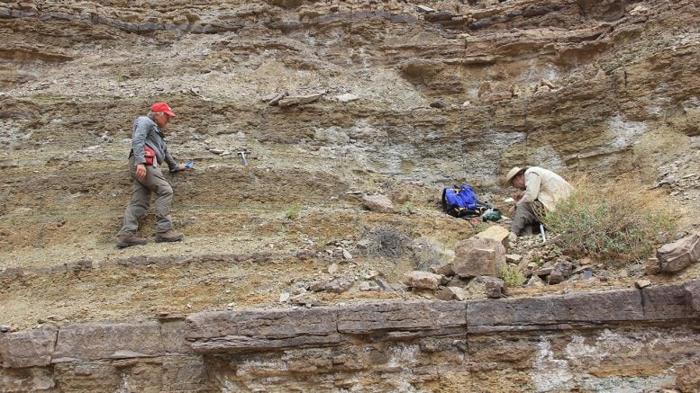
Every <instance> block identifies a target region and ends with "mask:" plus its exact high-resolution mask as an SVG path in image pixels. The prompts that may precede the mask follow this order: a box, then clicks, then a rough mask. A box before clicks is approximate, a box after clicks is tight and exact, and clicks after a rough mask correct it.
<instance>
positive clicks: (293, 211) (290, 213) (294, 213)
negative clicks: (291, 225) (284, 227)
mask: <svg viewBox="0 0 700 393" xmlns="http://www.w3.org/2000/svg"><path fill="white" fill-rule="evenodd" d="M299 211H301V208H300V207H299V206H297V205H294V206H292V207H290V208H289V209H287V212H286V213H285V214H284V216H285V217H287V219H288V220H296V219H297V218H298V217H299Z"/></svg>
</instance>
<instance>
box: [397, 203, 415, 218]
mask: <svg viewBox="0 0 700 393" xmlns="http://www.w3.org/2000/svg"><path fill="white" fill-rule="evenodd" d="M415 213H416V208H415V207H413V205H412V204H411V203H410V202H408V203H406V204H404V205H403V207H402V208H401V214H403V215H404V216H410V215H411V214H415Z"/></svg>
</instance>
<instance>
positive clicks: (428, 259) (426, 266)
mask: <svg viewBox="0 0 700 393" xmlns="http://www.w3.org/2000/svg"><path fill="white" fill-rule="evenodd" d="M411 251H413V258H414V259H415V260H416V267H417V269H416V270H424V271H428V270H430V271H433V273H437V274H444V275H446V276H452V275H454V272H453V273H452V274H447V273H449V271H450V270H449V269H451V268H449V267H448V266H447V265H448V264H449V263H450V262H451V261H452V260H453V259H454V252H453V251H452V250H448V249H447V248H446V247H445V246H444V245H443V244H441V243H440V242H437V241H435V240H433V239H430V238H427V237H420V238H418V239H416V240H414V241H413V242H412V243H411ZM437 268H443V269H448V270H447V271H445V272H444V273H443V272H438V271H435V269H437Z"/></svg>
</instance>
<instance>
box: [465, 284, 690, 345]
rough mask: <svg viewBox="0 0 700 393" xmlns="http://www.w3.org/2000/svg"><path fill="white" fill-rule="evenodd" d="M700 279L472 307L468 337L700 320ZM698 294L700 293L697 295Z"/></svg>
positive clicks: (468, 315)
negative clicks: (698, 304)
mask: <svg viewBox="0 0 700 393" xmlns="http://www.w3.org/2000/svg"><path fill="white" fill-rule="evenodd" d="M699 282H700V280H696V281H691V282H689V283H686V284H685V285H665V286H658V287H651V288H644V289H643V290H641V291H640V290H636V289H625V290H615V291H606V292H593V293H580V294H569V295H562V296H547V297H539V298H523V299H506V300H498V301H493V300H491V301H489V300H486V301H473V302H468V303H467V321H468V333H491V332H498V331H527V330H552V329H554V330H566V329H574V328H582V327H589V328H596V327H602V326H603V325H605V326H609V325H615V324H625V323H629V322H643V323H655V322H664V321H668V322H670V321H677V320H694V319H698V318H700V312H698V311H697V309H696V308H694V302H697V301H698V297H700V295H698V292H697V289H694V288H695V286H697V285H699V284H698V283H699ZM693 290H694V291H695V292H693Z"/></svg>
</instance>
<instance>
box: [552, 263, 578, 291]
mask: <svg viewBox="0 0 700 393" xmlns="http://www.w3.org/2000/svg"><path fill="white" fill-rule="evenodd" d="M573 271H574V265H573V264H572V263H571V262H569V261H559V262H557V263H556V264H555V265H554V268H553V269H552V272H551V273H549V278H548V280H547V282H548V283H549V284H550V285H553V284H559V283H560V282H562V281H564V280H566V279H567V278H569V277H570V276H571V273H573Z"/></svg>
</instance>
